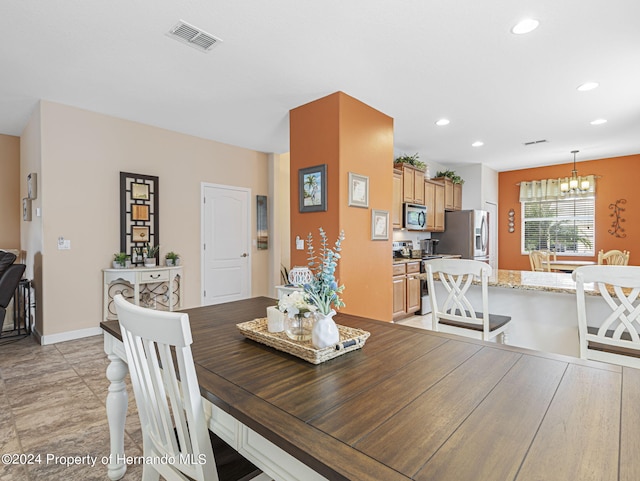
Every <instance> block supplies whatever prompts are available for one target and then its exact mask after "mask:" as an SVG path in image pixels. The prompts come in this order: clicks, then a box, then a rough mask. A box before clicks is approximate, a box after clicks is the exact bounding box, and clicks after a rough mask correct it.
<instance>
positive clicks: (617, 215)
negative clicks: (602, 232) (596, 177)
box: [607, 199, 627, 238]
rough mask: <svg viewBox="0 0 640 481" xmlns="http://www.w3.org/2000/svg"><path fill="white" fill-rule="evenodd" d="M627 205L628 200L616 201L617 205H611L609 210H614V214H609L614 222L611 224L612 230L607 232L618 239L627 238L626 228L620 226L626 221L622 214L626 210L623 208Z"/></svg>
mask: <svg viewBox="0 0 640 481" xmlns="http://www.w3.org/2000/svg"><path fill="white" fill-rule="evenodd" d="M626 203H627V199H620V200H616V202H615V204H609V209H612V210H613V212H612V213H611V214H609V217H613V222H612V223H611V229H609V230H608V231H607V232H609V234H611V235H612V236H616V237H620V238H622V237H627V234H624V227H622V225H620V224H621V223H622V222H624V221H625V219H624V218H623V217H622V213H623V212H624V211H625V210H626V209H625V208H624V207H622V206H623V205H624V204H626Z"/></svg>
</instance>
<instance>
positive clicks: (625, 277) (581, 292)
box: [572, 265, 640, 367]
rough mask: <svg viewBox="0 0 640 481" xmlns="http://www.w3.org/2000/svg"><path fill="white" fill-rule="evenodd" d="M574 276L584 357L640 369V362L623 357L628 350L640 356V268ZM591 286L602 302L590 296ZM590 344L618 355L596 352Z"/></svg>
mask: <svg viewBox="0 0 640 481" xmlns="http://www.w3.org/2000/svg"><path fill="white" fill-rule="evenodd" d="M572 276H573V279H574V280H575V281H576V299H577V310H578V331H579V338H580V357H582V358H583V359H597V360H601V361H606V362H614V363H616V364H626V365H631V366H634V367H640V359H638V360H634V359H632V358H631V356H628V355H626V356H625V355H620V354H619V352H620V350H621V349H622V350H624V349H626V350H631V351H629V352H634V353H635V354H636V355H640V305H639V304H640V303H639V302H638V295H639V294H640V267H638V266H607V265H594V266H583V267H579V268H577V269H576V270H574V271H573V274H572ZM587 283H594V285H595V287H596V288H597V289H598V290H599V291H600V294H601V296H602V297H601V299H600V298H599V296H591V295H586V293H585V288H584V286H585V284H587ZM596 309H597V312H596ZM590 343H597V344H600V345H605V346H607V349H609V350H612V351H617V352H618V353H611V352H606V351H602V350H601V349H598V350H594V349H592V348H590V347H589V345H590Z"/></svg>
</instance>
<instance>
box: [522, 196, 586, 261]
mask: <svg viewBox="0 0 640 481" xmlns="http://www.w3.org/2000/svg"><path fill="white" fill-rule="evenodd" d="M522 219H523V229H522V253H523V254H528V253H529V251H532V250H550V251H555V252H557V253H558V254H561V255H576V256H592V255H594V252H595V251H594V244H595V229H594V227H595V197H580V198H575V199H559V200H548V201H525V202H522Z"/></svg>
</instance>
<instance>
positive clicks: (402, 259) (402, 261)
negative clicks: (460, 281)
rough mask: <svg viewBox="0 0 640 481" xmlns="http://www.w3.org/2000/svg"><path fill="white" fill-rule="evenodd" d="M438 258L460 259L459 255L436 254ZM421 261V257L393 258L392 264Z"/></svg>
mask: <svg viewBox="0 0 640 481" xmlns="http://www.w3.org/2000/svg"><path fill="white" fill-rule="evenodd" d="M436 255H438V256H442V257H443V258H446V259H451V258H454V257H462V256H461V255H460V254H436ZM421 261H422V257H415V258H411V257H394V258H393V263H394V264H406V263H407V262H421Z"/></svg>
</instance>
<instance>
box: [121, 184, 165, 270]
mask: <svg viewBox="0 0 640 481" xmlns="http://www.w3.org/2000/svg"><path fill="white" fill-rule="evenodd" d="M158 200H159V198H158V177H156V176H153V175H143V174H132V173H130V172H120V252H125V253H127V254H129V255H130V256H131V263H132V264H133V265H134V266H136V265H143V264H144V259H143V257H142V255H139V254H141V253H142V249H144V247H145V246H146V245H147V244H149V245H151V246H159V245H160V231H159V228H158V223H159V215H158ZM156 260H158V254H156Z"/></svg>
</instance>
